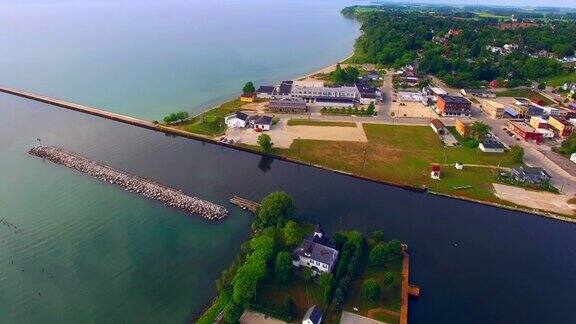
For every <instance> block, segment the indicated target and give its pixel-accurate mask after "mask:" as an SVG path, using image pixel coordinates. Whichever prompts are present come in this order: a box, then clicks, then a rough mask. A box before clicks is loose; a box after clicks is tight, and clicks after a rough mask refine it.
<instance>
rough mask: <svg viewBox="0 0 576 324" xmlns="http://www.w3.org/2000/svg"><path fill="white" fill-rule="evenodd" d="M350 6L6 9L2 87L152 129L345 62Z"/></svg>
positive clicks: (321, 0)
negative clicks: (184, 113)
mask: <svg viewBox="0 0 576 324" xmlns="http://www.w3.org/2000/svg"><path fill="white" fill-rule="evenodd" d="M349 2H350V1H341V0H337V1H330V0H314V1H304V0H296V1H289V0H275V1H265V0H248V1H211V0H200V1H119V2H118V3H116V2H113V1H97V2H93V3H92V2H87V1H86V2H84V1H83V2H68V1H51V2H48V3H44V2H28V1H25V2H23V3H22V2H20V1H8V2H4V1H3V2H0V8H1V9H2V10H0V53H2V55H0V70H1V71H2V73H1V74H0V84H2V85H6V86H11V87H16V88H23V89H28V90H30V91H36V92H39V93H44V94H47V95H51V96H56V97H61V98H64V99H68V100H69V101H76V102H81V103H84V104H88V105H94V106H101V107H105V108H107V109H109V110H113V111H116V112H122V113H126V114H131V115H136V116H138V117H143V118H147V119H160V118H161V117H162V116H164V115H165V114H167V113H169V112H172V111H175V110H177V109H186V110H188V111H191V112H195V111H198V109H200V107H206V106H207V105H211V104H214V103H216V102H217V101H218V100H222V99H223V98H227V97H229V96H233V95H236V94H238V93H239V92H240V91H241V89H242V86H243V85H244V83H245V82H246V81H254V82H256V83H257V84H261V83H262V82H273V81H279V80H281V79H286V78H291V77H296V76H299V75H302V74H304V73H306V72H311V71H313V70H316V69H318V68H321V67H323V66H326V65H329V64H332V63H334V62H336V61H337V60H339V59H342V58H344V57H346V56H347V55H348V54H349V53H350V52H351V51H352V45H353V43H354V39H355V38H356V37H357V35H358V34H359V30H358V24H357V23H356V22H354V21H352V20H349V19H346V18H344V17H342V16H341V15H340V10H341V9H342V8H343V7H345V6H346V4H347V3H349Z"/></svg>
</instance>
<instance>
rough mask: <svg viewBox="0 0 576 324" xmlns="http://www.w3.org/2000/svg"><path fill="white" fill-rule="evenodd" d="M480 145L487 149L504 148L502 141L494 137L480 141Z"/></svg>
mask: <svg viewBox="0 0 576 324" xmlns="http://www.w3.org/2000/svg"><path fill="white" fill-rule="evenodd" d="M482 146H484V147H485V148H488V149H504V148H505V147H504V145H503V144H502V143H500V141H498V140H497V139H494V138H486V139H485V140H484V141H483V142H482Z"/></svg>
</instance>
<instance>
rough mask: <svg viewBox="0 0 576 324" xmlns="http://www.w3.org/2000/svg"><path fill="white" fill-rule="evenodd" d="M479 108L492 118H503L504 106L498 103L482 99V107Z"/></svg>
mask: <svg viewBox="0 0 576 324" xmlns="http://www.w3.org/2000/svg"><path fill="white" fill-rule="evenodd" d="M480 107H481V108H482V110H483V111H484V112H485V113H486V114H487V115H488V116H490V117H492V118H502V116H504V105H503V104H501V103H499V102H496V101H493V100H486V99H482V105H481V106H480Z"/></svg>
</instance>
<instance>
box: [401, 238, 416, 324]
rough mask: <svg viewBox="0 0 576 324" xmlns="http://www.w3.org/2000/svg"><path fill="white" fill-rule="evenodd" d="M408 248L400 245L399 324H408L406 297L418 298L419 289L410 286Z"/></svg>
mask: <svg viewBox="0 0 576 324" xmlns="http://www.w3.org/2000/svg"><path fill="white" fill-rule="evenodd" d="M406 250H408V246H407V245H406V244H402V254H403V260H402V293H401V294H402V295H401V301H400V324H407V323H408V297H409V296H414V297H418V296H420V288H419V287H418V286H415V285H411V284H410V255H408V252H406Z"/></svg>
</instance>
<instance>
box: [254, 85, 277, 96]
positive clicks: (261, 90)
mask: <svg viewBox="0 0 576 324" xmlns="http://www.w3.org/2000/svg"><path fill="white" fill-rule="evenodd" d="M257 92H258V93H267V94H272V93H273V92H274V86H260V88H258V91H257Z"/></svg>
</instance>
